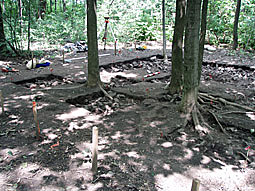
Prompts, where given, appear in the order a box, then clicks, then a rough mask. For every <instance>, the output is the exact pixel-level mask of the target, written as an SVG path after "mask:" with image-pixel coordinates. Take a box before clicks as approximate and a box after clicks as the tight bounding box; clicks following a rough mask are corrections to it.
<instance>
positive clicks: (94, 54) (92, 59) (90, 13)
mask: <svg viewBox="0 0 255 191" xmlns="http://www.w3.org/2000/svg"><path fill="white" fill-rule="evenodd" d="M87 38H88V81H87V85H88V86H89V87H95V86H97V85H98V84H99V83H101V80H100V73H99V59H98V42H97V16H96V0H87Z"/></svg>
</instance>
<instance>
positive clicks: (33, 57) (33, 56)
mask: <svg viewBox="0 0 255 191" xmlns="http://www.w3.org/2000/svg"><path fill="white" fill-rule="evenodd" d="M32 68H34V53H33V52H32Z"/></svg>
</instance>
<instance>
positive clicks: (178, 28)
mask: <svg viewBox="0 0 255 191" xmlns="http://www.w3.org/2000/svg"><path fill="white" fill-rule="evenodd" d="M185 11H186V0H176V15H175V26H174V37H173V44H172V75H171V83H170V86H169V91H170V93H171V94H174V93H179V92H180V91H181V89H182V85H183V50H182V49H183V33H184V28H185V22H186V21H185V15H186V12H185Z"/></svg>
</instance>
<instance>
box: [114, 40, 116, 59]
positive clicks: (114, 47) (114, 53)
mask: <svg viewBox="0 0 255 191" xmlns="http://www.w3.org/2000/svg"><path fill="white" fill-rule="evenodd" d="M114 55H115V56H116V55H117V41H116V40H115V42H114Z"/></svg>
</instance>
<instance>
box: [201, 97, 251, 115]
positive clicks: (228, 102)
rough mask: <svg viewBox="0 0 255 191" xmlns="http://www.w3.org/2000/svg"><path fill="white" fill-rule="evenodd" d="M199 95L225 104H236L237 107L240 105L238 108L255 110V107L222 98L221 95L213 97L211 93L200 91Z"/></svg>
mask: <svg viewBox="0 0 255 191" xmlns="http://www.w3.org/2000/svg"><path fill="white" fill-rule="evenodd" d="M199 96H202V97H203V98H208V99H211V100H213V101H214V102H215V101H219V102H221V103H223V104H225V105H232V106H235V107H238V108H241V109H244V110H247V111H253V112H254V111H255V109H253V108H251V107H248V106H245V105H240V104H238V103H234V102H230V101H227V100H225V99H223V98H220V97H213V96H211V95H208V94H206V93H199Z"/></svg>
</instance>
